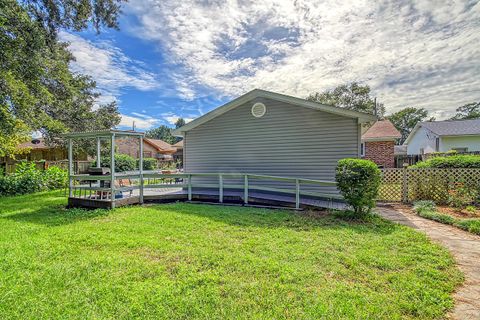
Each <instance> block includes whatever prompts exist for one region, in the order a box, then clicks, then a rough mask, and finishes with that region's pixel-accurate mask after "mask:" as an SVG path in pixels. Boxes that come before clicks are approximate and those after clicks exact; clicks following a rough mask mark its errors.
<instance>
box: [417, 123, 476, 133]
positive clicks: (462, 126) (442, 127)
mask: <svg viewBox="0 0 480 320" xmlns="http://www.w3.org/2000/svg"><path fill="white" fill-rule="evenodd" d="M421 126H423V127H425V128H427V129H428V130H430V131H432V132H433V133H435V134H437V135H439V136H461V135H475V134H480V119H473V120H445V121H426V122H422V123H421Z"/></svg>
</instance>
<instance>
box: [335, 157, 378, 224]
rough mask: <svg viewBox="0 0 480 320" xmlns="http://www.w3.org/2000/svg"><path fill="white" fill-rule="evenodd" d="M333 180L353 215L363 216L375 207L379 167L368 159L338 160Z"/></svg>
mask: <svg viewBox="0 0 480 320" xmlns="http://www.w3.org/2000/svg"><path fill="white" fill-rule="evenodd" d="M335 180H336V181H337V187H338V189H339V190H340V193H341V194H342V196H343V198H344V199H345V201H346V202H347V204H349V205H350V206H351V207H352V209H353V211H354V213H355V215H357V216H363V215H365V214H367V213H369V212H370V210H371V209H372V208H373V207H375V199H376V198H377V195H378V189H379V187H380V169H378V167H377V165H376V164H375V163H374V162H372V161H370V160H363V159H355V158H347V159H342V160H340V161H338V164H337V169H336V172H335Z"/></svg>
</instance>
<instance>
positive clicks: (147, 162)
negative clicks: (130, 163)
mask: <svg viewBox="0 0 480 320" xmlns="http://www.w3.org/2000/svg"><path fill="white" fill-rule="evenodd" d="M138 161H140V160H138ZM137 167H140V165H139V163H137ZM157 168H158V161H157V159H155V158H143V170H156V169H157Z"/></svg>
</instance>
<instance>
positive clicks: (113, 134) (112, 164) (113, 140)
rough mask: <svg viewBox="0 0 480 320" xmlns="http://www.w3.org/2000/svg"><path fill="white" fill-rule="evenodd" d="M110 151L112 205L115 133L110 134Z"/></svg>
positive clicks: (112, 198)
mask: <svg viewBox="0 0 480 320" xmlns="http://www.w3.org/2000/svg"><path fill="white" fill-rule="evenodd" d="M110 145H111V150H110V177H111V180H110V200H111V202H112V207H113V206H114V205H113V203H114V201H115V133H112V136H111V141H110Z"/></svg>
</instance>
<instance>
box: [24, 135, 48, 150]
mask: <svg viewBox="0 0 480 320" xmlns="http://www.w3.org/2000/svg"><path fill="white" fill-rule="evenodd" d="M18 148H19V149H25V148H30V149H32V150H46V149H54V148H55V147H53V146H48V145H47V144H46V143H45V139H44V138H37V139H32V140H30V141H27V142H24V143H21V144H19V145H18Z"/></svg>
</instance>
